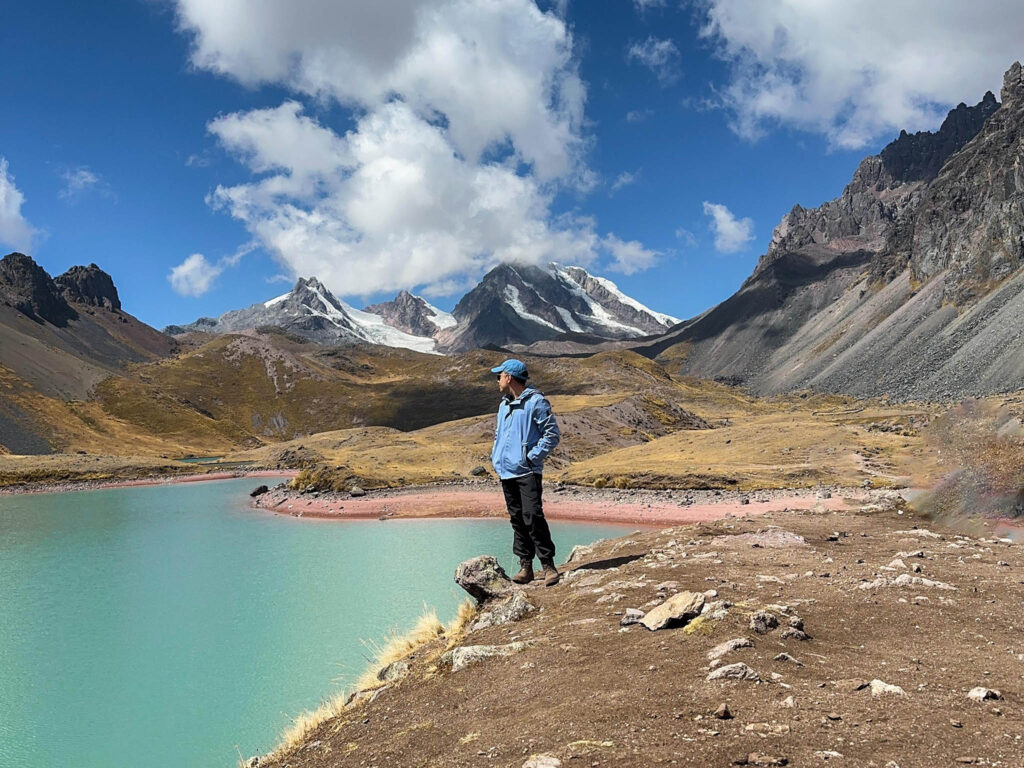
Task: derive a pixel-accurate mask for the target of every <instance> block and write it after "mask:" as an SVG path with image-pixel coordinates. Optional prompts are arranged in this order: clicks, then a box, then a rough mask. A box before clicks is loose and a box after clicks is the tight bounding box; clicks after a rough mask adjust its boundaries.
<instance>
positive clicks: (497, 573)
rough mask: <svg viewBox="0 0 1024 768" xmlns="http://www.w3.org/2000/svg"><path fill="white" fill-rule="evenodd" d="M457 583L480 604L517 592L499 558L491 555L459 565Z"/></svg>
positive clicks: (481, 556) (456, 570) (456, 573)
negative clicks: (499, 562)
mask: <svg viewBox="0 0 1024 768" xmlns="http://www.w3.org/2000/svg"><path fill="white" fill-rule="evenodd" d="M455 583H456V584H458V585H459V586H460V587H462V588H463V589H464V590H466V591H467V592H468V593H469V594H470V596H471V597H473V598H474V599H475V600H476V601H477V602H478V603H485V602H487V601H488V600H494V599H496V598H502V597H507V596H508V595H510V594H512V592H513V591H515V590H516V586H515V585H514V584H513V583H512V580H511V579H510V578H509V577H508V574H507V573H505V570H504V569H503V568H502V567H501V565H499V564H498V560H497V558H495V557H492V556H491V555H480V556H479V557H474V558H472V559H471V560H466V561H464V562H461V563H459V566H458V568H456V569H455Z"/></svg>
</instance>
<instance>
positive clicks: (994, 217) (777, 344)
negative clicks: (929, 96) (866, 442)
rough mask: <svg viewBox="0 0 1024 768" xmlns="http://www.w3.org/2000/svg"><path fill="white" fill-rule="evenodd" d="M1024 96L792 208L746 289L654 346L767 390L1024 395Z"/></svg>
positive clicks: (887, 154)
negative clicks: (821, 198) (822, 198)
mask: <svg viewBox="0 0 1024 768" xmlns="http://www.w3.org/2000/svg"><path fill="white" fill-rule="evenodd" d="M1022 91H1024V85H1022V74H1021V68H1020V65H1019V64H1015V65H1014V66H1013V67H1011V69H1010V70H1009V71H1008V72H1007V74H1006V78H1005V82H1004V87H1003V89H1002V98H1003V103H1002V105H1000V104H999V103H998V102H996V101H995V97H994V96H993V95H992V94H991V93H988V94H986V95H985V97H984V98H983V99H982V100H981V102H979V103H978V104H977V105H975V106H973V107H968V106H966V105H963V104H961V105H959V106H958V107H957V108H956V109H954V110H952V111H951V112H950V113H949V115H948V117H947V118H946V120H945V121H944V122H943V124H942V127H941V128H940V129H939V130H938V131H937V132H935V133H918V134H914V135H910V134H907V133H901V134H900V136H899V137H898V138H897V139H896V140H895V141H893V142H892V143H890V144H889V145H888V146H887V147H886V148H885V149H883V150H882V152H881V153H880V154H879V155H875V156H872V157H868V158H865V159H864V160H863V161H862V162H861V164H860V166H859V167H858V169H857V171H856V172H855V173H854V176H853V179H852V180H851V182H850V184H849V185H847V187H846V189H845V190H844V191H843V194H842V195H841V196H840V197H839V198H837V199H836V200H833V201H830V202H827V203H825V204H823V205H822V206H820V207H818V208H815V209H804V208H801V207H799V206H797V207H795V208H794V209H793V210H792V211H790V213H788V214H787V215H786V216H785V217H784V218H783V220H782V222H781V223H780V224H779V225H778V227H776V229H775V232H774V233H773V237H772V241H771V244H770V246H769V248H768V251H767V253H766V254H765V255H764V256H763V257H762V258H761V260H760V261H759V263H758V265H757V267H756V269H755V270H754V273H753V274H752V275H751V276H750V278H748V279H747V280H746V282H744V284H743V285H742V286H741V287H740V290H739V291H737V292H736V294H734V295H733V296H732V297H730V298H729V299H727V300H726V301H724V302H722V303H721V304H720V305H718V306H717V307H714V308H712V309H710V310H708V311H707V312H705V313H704V314H703V315H701V316H699V317H697V318H694V319H693V320H690V321H688V322H686V323H684V324H682V325H681V326H680V327H679V328H678V329H674V330H673V331H672V332H670V333H669V334H666V335H665V336H664V337H662V338H661V339H659V340H657V341H656V342H654V343H651V344H647V345H645V347H644V348H645V349H646V350H647V353H648V354H651V355H652V356H654V355H657V356H661V358H662V359H665V360H673V361H675V364H677V365H678V366H679V367H680V368H681V370H682V371H684V372H686V373H691V374H695V375H699V376H706V377H720V378H723V379H726V380H729V381H734V382H741V383H743V384H745V385H747V386H749V387H750V388H751V389H753V390H754V391H757V392H777V391H783V390H787V389H796V388H801V387H813V388H818V389H822V390H826V391H841V392H849V393H851V394H858V395H891V396H895V397H917V398H948V397H960V396H964V395H974V394H985V393H989V392H997V391H1005V390H1007V389H1017V388H1022V387H1024V363H1022V362H1021V361H1022V360H1024V340H1022V338H1021V337H1020V335H1019V328H1020V322H1021V317H1024V271H1022V270H1021V266H1022V262H1024V231H1022V227H1024V208H1022V205H1024V171H1022V166H1024V143H1022V142H1024V138H1022V137H1024V134H1022V131H1024V93H1022Z"/></svg>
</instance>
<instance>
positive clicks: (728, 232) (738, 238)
mask: <svg viewBox="0 0 1024 768" xmlns="http://www.w3.org/2000/svg"><path fill="white" fill-rule="evenodd" d="M704 215H705V216H710V217H711V223H710V226H711V231H712V232H713V233H714V235H715V250H716V251H718V252H719V253H735V252H736V251H740V250H742V249H743V247H744V246H745V245H746V244H747V243H749V242H750V241H751V240H753V239H754V222H753V220H752V219H747V218H743V219H737V218H736V216H734V215H733V213H732V211H730V210H729V209H728V208H726V207H725V206H724V205H722V204H721V203H709V202H707V201H706V200H705V201H704Z"/></svg>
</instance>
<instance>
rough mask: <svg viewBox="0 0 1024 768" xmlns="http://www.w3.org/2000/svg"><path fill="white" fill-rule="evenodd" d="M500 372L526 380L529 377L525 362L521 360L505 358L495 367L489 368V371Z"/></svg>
mask: <svg viewBox="0 0 1024 768" xmlns="http://www.w3.org/2000/svg"><path fill="white" fill-rule="evenodd" d="M502 372H504V373H507V374H508V375H509V376H515V377H516V378H517V379H523V380H526V379H528V378H530V374H529V372H528V371H527V370H526V363H524V362H523V361H522V360H506V361H505V362H504V363H502V364H501V365H499V366H498V367H497V368H491V373H502Z"/></svg>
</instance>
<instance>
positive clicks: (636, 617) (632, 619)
mask: <svg viewBox="0 0 1024 768" xmlns="http://www.w3.org/2000/svg"><path fill="white" fill-rule="evenodd" d="M643 617H644V612H643V611H641V610H640V609H639V608H627V609H626V613H625V614H624V615H623V617H622V619H620V620H619V626H622V627H628V626H631V625H633V624H639V623H640V620H641V619H643Z"/></svg>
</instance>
